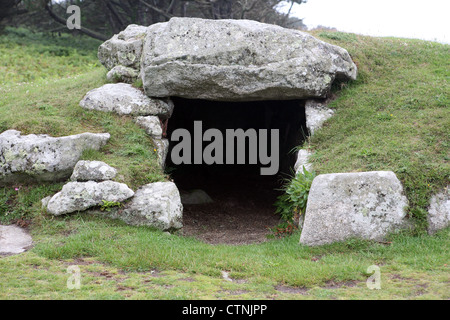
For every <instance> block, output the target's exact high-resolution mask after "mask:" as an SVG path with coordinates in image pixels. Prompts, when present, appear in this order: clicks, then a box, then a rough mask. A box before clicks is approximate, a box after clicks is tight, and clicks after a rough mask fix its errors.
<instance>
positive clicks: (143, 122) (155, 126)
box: [134, 116, 163, 139]
mask: <svg viewBox="0 0 450 320" xmlns="http://www.w3.org/2000/svg"><path fill="white" fill-rule="evenodd" d="M134 121H135V122H136V124H137V125H139V126H140V127H141V128H142V129H144V130H145V132H146V133H147V134H148V135H149V136H150V137H152V138H155V139H161V138H162V135H163V130H162V127H161V121H160V120H159V118H158V117H156V116H145V117H144V116H141V117H136V119H135V120H134Z"/></svg>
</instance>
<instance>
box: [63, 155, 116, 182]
mask: <svg viewBox="0 0 450 320" xmlns="http://www.w3.org/2000/svg"><path fill="white" fill-rule="evenodd" d="M116 175H117V170H116V169H115V168H113V167H111V166H109V165H107V164H106V163H104V162H102V161H87V160H81V161H78V162H77V164H76V165H75V168H74V169H73V173H72V176H71V177H70V180H72V181H105V180H112V179H114V178H115V177H116Z"/></svg>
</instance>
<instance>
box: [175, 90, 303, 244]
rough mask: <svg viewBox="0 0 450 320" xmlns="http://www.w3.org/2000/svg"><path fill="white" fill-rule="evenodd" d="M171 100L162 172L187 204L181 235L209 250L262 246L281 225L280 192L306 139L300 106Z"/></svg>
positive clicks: (295, 102)
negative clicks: (208, 246)
mask: <svg viewBox="0 0 450 320" xmlns="http://www.w3.org/2000/svg"><path fill="white" fill-rule="evenodd" d="M172 100H173V102H174V105H175V108H174V111H173V114H172V116H171V118H170V119H169V121H168V124H167V138H168V139H169V141H170V142H169V153H168V156H167V160H166V171H167V173H169V174H170V176H171V177H172V179H173V180H174V182H175V184H176V185H177V187H178V189H179V190H180V193H181V196H182V201H183V202H184V203H183V207H184V210H183V225H184V227H183V234H185V235H188V236H195V237H196V238H199V239H200V240H203V241H205V242H208V243H230V244H245V243H255V242H262V241H265V240H266V239H267V235H268V234H270V230H269V228H272V227H274V226H276V225H277V224H278V223H279V222H280V218H279V216H278V215H275V206H274V203H275V201H276V198H277V196H278V195H280V191H279V190H278V189H279V188H280V187H281V186H282V183H283V181H282V180H283V178H287V177H289V176H290V175H291V176H292V175H293V167H294V164H295V161H296V152H295V151H294V149H295V147H297V146H299V145H301V144H302V142H303V141H304V139H305V137H306V136H307V129H306V117H305V107H304V101H303V100H286V101H283V100H280V101H252V102H223V101H207V100H191V99H182V98H172ZM180 129H184V130H180ZM209 129H214V130H213V131H211V130H210V131H208V130H209ZM237 129H242V130H241V131H239V130H237ZM276 131H277V132H278V136H277V134H276ZM208 132H209V133H214V134H209V136H208ZM264 132H265V134H264ZM219 133H220V137H218V135H219ZM231 133H234V135H231ZM243 133H247V134H245V135H242V134H243ZM236 135H237V136H240V137H241V138H242V137H244V138H243V139H241V140H239V137H237V136H236ZM186 136H189V138H188V139H186ZM175 137H176V138H175ZM231 137H233V138H231ZM174 138H175V139H174ZM185 139H186V140H185ZM243 142H244V144H243ZM230 145H232V146H234V147H233V148H231V147H230ZM188 146H189V147H188ZM208 146H209V147H208ZM243 146H244V147H243ZM231 150H233V151H231ZM243 151H245V152H243ZM220 159H222V160H221V161H220ZM255 159H256V160H255ZM213 160H214V162H215V163H212V161H213ZM255 161H256V163H255ZM218 163H220V164H218ZM231 163H233V164H231ZM261 168H266V171H265V172H266V173H265V174H262V169H261ZM268 168H271V170H268ZM199 190H201V191H199ZM205 193H206V194H207V195H208V196H209V198H210V199H211V200H213V202H210V203H208V202H207V203H196V202H203V201H204V200H209V199H208V198H206V199H205ZM186 202H189V203H192V202H194V203H196V204H189V203H186Z"/></svg>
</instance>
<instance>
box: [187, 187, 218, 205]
mask: <svg viewBox="0 0 450 320" xmlns="http://www.w3.org/2000/svg"><path fill="white" fill-rule="evenodd" d="M180 194H181V203H182V204H205V203H212V202H214V201H213V199H211V197H210V196H209V195H208V194H207V193H206V192H205V191H203V190H200V189H195V190H192V191H190V192H187V191H184V192H181V193H180Z"/></svg>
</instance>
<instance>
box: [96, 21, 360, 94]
mask: <svg viewBox="0 0 450 320" xmlns="http://www.w3.org/2000/svg"><path fill="white" fill-rule="evenodd" d="M119 38H123V39H122V40H121V39H119ZM141 48H142V50H141ZM130 52H131V53H130ZM140 54H141V56H140V57H139V55H140ZM120 57H122V58H123V59H122V58H120ZM126 57H131V58H133V59H126ZM99 58H100V61H101V62H102V63H103V64H104V65H105V66H106V68H108V69H112V68H114V67H116V66H118V65H124V66H132V67H134V68H136V70H137V69H139V70H138V71H139V72H140V75H141V78H142V81H143V85H144V89H145V93H146V94H147V96H149V97H160V98H161V97H171V96H177V97H183V98H193V99H207V100H222V101H252V100H287V99H305V98H310V97H325V96H326V95H327V93H328V92H329V90H330V87H331V84H332V82H333V81H334V80H335V79H336V78H340V79H344V80H345V79H356V75H357V68H356V65H355V64H354V63H353V61H352V59H351V57H350V55H349V54H348V52H347V51H346V50H345V49H343V48H341V47H338V46H335V45H331V44H329V43H326V42H323V41H321V40H318V39H316V38H314V37H313V36H311V35H309V34H307V33H304V32H301V31H298V30H293V29H286V28H282V27H279V26H275V25H271V24H264V23H260V22H256V21H251V20H208V19H199V18H172V19H170V20H169V21H168V22H163V23H157V24H153V25H151V26H149V27H148V28H146V29H145V28H144V27H137V26H135V25H131V26H129V27H128V28H127V29H125V30H124V31H123V32H121V33H120V34H119V35H116V36H114V37H113V38H112V39H110V40H108V41H106V42H105V43H104V44H103V45H102V46H100V49H99ZM131 60H132V62H131ZM137 60H139V61H140V66H137V63H136V61H137Z"/></svg>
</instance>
